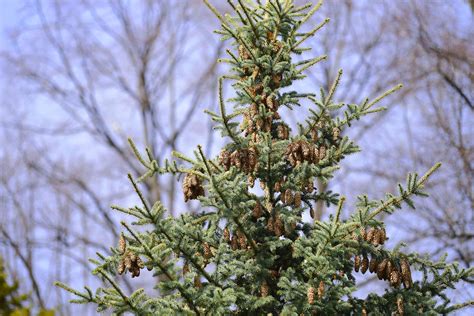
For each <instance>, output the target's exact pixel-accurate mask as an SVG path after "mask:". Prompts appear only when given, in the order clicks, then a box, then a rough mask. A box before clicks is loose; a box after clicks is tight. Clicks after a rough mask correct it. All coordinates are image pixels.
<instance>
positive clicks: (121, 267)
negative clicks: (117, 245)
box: [117, 260, 125, 275]
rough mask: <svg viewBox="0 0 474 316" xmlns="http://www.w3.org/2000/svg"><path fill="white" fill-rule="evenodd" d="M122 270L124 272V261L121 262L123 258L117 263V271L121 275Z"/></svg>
mask: <svg viewBox="0 0 474 316" xmlns="http://www.w3.org/2000/svg"><path fill="white" fill-rule="evenodd" d="M124 272H125V263H124V262H123V260H120V262H119V264H118V267H117V273H118V274H120V275H121V274H123V273H124Z"/></svg>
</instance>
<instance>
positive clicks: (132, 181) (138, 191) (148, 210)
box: [128, 173, 154, 221]
mask: <svg viewBox="0 0 474 316" xmlns="http://www.w3.org/2000/svg"><path fill="white" fill-rule="evenodd" d="M128 179H129V180H130V182H131V183H132V186H133V189H134V190H135V192H136V193H137V195H138V197H139V198H140V201H141V202H142V204H143V207H144V208H145V210H146V212H147V213H148V216H149V217H150V219H151V220H152V221H154V218H153V216H152V214H151V210H150V208H149V207H148V203H147V202H146V200H145V197H144V196H143V194H142V192H141V191H140V189H139V188H138V186H137V184H136V183H135V181H134V180H133V177H132V175H131V174H130V173H129V174H128Z"/></svg>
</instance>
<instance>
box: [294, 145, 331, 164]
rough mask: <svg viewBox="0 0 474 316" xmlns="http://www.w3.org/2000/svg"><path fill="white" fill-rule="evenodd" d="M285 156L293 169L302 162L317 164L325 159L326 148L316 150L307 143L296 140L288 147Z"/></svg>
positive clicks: (316, 148)
mask: <svg viewBox="0 0 474 316" xmlns="http://www.w3.org/2000/svg"><path fill="white" fill-rule="evenodd" d="M285 156H286V159H287V160H288V161H289V162H290V164H291V166H293V167H296V166H298V165H299V164H301V163H302V162H303V161H307V162H309V163H318V161H320V160H322V159H324V157H326V147H324V146H321V147H319V148H318V147H316V146H315V145H314V144H311V143H309V142H307V141H304V140H297V141H294V142H292V143H290V144H289V145H288V147H287V148H286V152H285Z"/></svg>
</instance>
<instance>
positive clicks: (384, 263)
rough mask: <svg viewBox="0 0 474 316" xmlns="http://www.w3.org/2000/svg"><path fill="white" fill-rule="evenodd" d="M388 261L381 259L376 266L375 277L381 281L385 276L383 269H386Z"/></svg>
mask: <svg viewBox="0 0 474 316" xmlns="http://www.w3.org/2000/svg"><path fill="white" fill-rule="evenodd" d="M387 263H388V259H383V260H382V262H380V263H379V264H378V266H377V277H378V278H379V280H383V279H384V276H385V268H386V267H387Z"/></svg>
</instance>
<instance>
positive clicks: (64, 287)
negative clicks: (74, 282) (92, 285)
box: [54, 281, 96, 303]
mask: <svg viewBox="0 0 474 316" xmlns="http://www.w3.org/2000/svg"><path fill="white" fill-rule="evenodd" d="M54 285H55V286H58V287H60V288H62V289H64V290H66V291H68V292H70V293H72V294H74V295H76V296H78V297H81V298H83V299H85V300H87V301H88V302H91V303H95V302H96V300H95V299H94V297H93V296H92V295H90V292H89V291H88V294H89V295H86V294H85V293H82V292H79V291H78V290H75V289H73V288H71V287H69V286H68V285H66V284H64V283H62V282H58V281H56V282H54Z"/></svg>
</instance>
